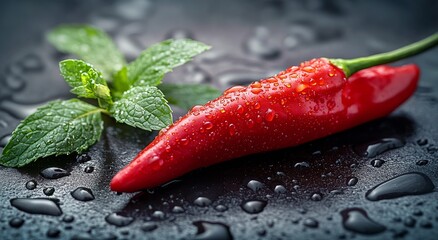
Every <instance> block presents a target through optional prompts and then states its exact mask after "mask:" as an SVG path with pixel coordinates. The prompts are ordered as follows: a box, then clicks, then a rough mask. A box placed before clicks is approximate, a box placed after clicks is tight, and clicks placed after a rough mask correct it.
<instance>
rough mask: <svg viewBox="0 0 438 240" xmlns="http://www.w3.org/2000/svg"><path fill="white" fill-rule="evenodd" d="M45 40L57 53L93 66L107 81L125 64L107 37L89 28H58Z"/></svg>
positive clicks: (65, 26)
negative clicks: (76, 58)
mask: <svg viewBox="0 0 438 240" xmlns="http://www.w3.org/2000/svg"><path fill="white" fill-rule="evenodd" d="M47 38H48V40H49V42H50V43H52V44H53V45H54V46H55V47H56V48H57V49H58V50H59V51H62V52H66V53H72V54H75V55H77V56H79V57H80V58H81V59H84V60H85V61H86V62H89V63H91V64H93V65H94V66H95V67H96V68H97V69H99V70H100V71H102V73H103V76H104V77H105V78H106V79H108V80H111V79H112V76H113V74H114V73H116V72H117V71H118V70H119V69H121V68H122V67H123V66H124V65H125V64H126V62H125V59H124V58H123V55H122V54H121V53H120V51H119V50H118V49H117V48H116V46H115V45H114V43H113V41H112V40H111V39H110V38H109V36H108V35H107V34H106V33H105V32H103V31H102V30H100V29H97V28H94V27H91V26H87V25H64V26H60V27H57V28H55V29H54V30H52V31H51V32H50V33H49V34H48V35H47Z"/></svg>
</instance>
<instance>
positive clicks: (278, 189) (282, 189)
mask: <svg viewBox="0 0 438 240" xmlns="http://www.w3.org/2000/svg"><path fill="white" fill-rule="evenodd" d="M274 192H276V193H278V194H282V193H286V192H287V190H286V188H285V187H284V186H283V185H277V186H275V188H274Z"/></svg>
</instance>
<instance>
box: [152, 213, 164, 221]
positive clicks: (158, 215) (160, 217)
mask: <svg viewBox="0 0 438 240" xmlns="http://www.w3.org/2000/svg"><path fill="white" fill-rule="evenodd" d="M152 218H154V219H155V220H164V219H165V218H166V214H164V212H162V211H154V212H153V213H152Z"/></svg>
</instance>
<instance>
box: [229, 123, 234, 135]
mask: <svg viewBox="0 0 438 240" xmlns="http://www.w3.org/2000/svg"><path fill="white" fill-rule="evenodd" d="M228 133H229V134H230V136H233V135H234V134H236V125H234V124H232V123H231V124H230V125H228Z"/></svg>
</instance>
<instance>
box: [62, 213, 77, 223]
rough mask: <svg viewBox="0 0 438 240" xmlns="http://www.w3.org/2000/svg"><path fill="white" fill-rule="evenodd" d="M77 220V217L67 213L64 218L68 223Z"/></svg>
mask: <svg viewBox="0 0 438 240" xmlns="http://www.w3.org/2000/svg"><path fill="white" fill-rule="evenodd" d="M74 220H75V217H73V216H72V215H65V216H64V217H63V218H62V221H64V222H66V223H71V222H73V221H74Z"/></svg>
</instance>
